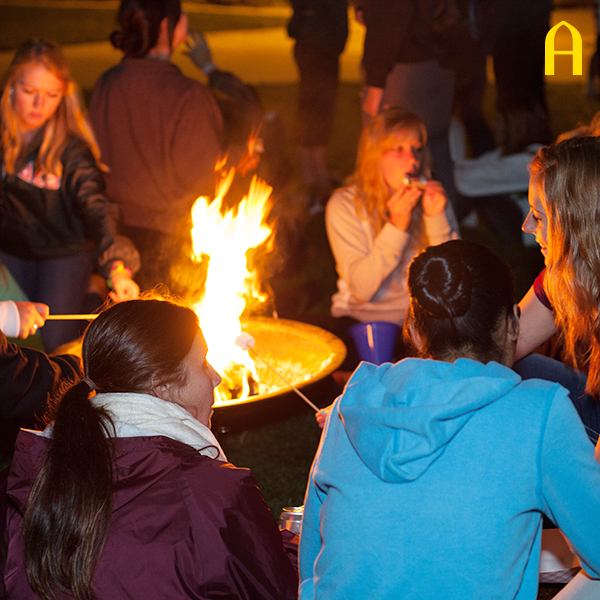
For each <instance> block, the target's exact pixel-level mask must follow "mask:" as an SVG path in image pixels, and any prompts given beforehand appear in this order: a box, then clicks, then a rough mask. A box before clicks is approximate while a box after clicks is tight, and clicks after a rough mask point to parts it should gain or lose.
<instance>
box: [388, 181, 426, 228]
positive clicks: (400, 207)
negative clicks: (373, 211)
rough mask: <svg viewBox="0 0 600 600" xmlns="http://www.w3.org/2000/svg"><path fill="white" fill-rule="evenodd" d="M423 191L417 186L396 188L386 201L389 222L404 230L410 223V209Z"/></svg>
mask: <svg viewBox="0 0 600 600" xmlns="http://www.w3.org/2000/svg"><path fill="white" fill-rule="evenodd" d="M422 193H423V192H422V191H421V190H420V189H419V188H417V187H402V188H400V189H399V190H396V191H395V192H394V193H393V194H392V197H391V198H390V199H389V200H388V201H387V207H388V211H389V213H390V223H391V224H392V225H395V226H396V227H397V228H398V229H401V230H402V231H406V230H407V229H408V226H409V225H410V219H411V217H412V211H413V209H414V208H415V206H416V205H417V202H418V201H419V198H420V197H421V194H422Z"/></svg>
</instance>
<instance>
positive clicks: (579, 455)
mask: <svg viewBox="0 0 600 600" xmlns="http://www.w3.org/2000/svg"><path fill="white" fill-rule="evenodd" d="M542 435H543V439H542V443H541V445H540V455H539V464H538V468H539V473H540V495H541V502H542V506H543V507H544V512H545V513H546V514H547V515H548V516H549V517H550V518H551V519H552V520H553V521H554V523H556V525H557V526H558V527H559V528H560V529H561V531H562V532H563V533H564V534H565V535H566V537H567V538H568V540H569V541H570V543H571V544H572V546H573V548H574V551H575V553H576V554H577V556H578V557H579V559H580V560H581V564H582V566H583V568H584V569H585V571H586V572H587V573H588V575H590V576H591V577H592V578H597V579H600V545H599V544H598V539H599V538H600V465H599V464H598V463H597V462H596V460H595V459H594V447H593V445H592V444H591V442H590V441H589V439H588V436H587V435H586V433H585V431H584V427H583V425H582V423H581V420H580V418H579V416H578V415H577V413H576V411H575V408H574V407H573V403H572V402H571V400H570V399H569V397H568V393H567V391H566V390H565V389H563V388H561V387H560V386H556V393H555V396H554V399H553V401H552V403H551V404H550V405H549V408H548V415H547V421H546V427H545V430H544V431H543V433H542ZM565 449H566V450H567V451H566V452H565Z"/></svg>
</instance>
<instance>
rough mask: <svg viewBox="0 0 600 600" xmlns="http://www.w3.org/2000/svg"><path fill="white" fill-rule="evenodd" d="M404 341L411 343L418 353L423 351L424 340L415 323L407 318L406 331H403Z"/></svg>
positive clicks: (405, 322)
mask: <svg viewBox="0 0 600 600" xmlns="http://www.w3.org/2000/svg"><path fill="white" fill-rule="evenodd" d="M403 337H404V339H405V340H406V341H407V342H409V343H411V344H412V345H413V346H414V347H415V349H416V350H417V351H419V350H421V346H422V340H421V336H420V335H419V333H418V332H417V330H416V329H415V324H414V321H413V320H412V319H411V318H409V317H408V316H407V318H406V320H405V321H404V331H403Z"/></svg>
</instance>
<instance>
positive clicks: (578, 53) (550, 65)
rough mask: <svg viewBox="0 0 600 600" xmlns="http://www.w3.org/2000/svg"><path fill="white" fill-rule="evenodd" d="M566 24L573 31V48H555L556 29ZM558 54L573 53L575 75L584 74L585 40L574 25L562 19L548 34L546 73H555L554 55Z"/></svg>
mask: <svg viewBox="0 0 600 600" xmlns="http://www.w3.org/2000/svg"><path fill="white" fill-rule="evenodd" d="M563 25H564V26H565V27H566V28H567V29H568V30H569V31H570V32H571V39H572V40H573V50H555V49H554V38H555V37H556V31H557V30H558V29H559V28H560V27H562V26H563ZM556 54H572V55H573V75H582V74H583V42H582V41H581V34H580V33H579V31H577V29H575V27H573V25H571V24H570V23H567V22H566V21H561V22H560V23H558V24H557V25H555V26H554V27H553V28H552V29H551V30H550V31H549V32H548V33H547V35H546V68H545V71H544V72H545V74H546V75H554V56H555V55H556Z"/></svg>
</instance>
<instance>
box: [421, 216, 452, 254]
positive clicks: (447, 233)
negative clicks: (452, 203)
mask: <svg viewBox="0 0 600 600" xmlns="http://www.w3.org/2000/svg"><path fill="white" fill-rule="evenodd" d="M423 221H424V223H425V235H426V236H427V241H428V242H429V245H430V246H438V245H439V244H443V243H444V242H447V241H449V240H456V239H458V235H457V233H456V232H455V231H453V230H452V227H450V223H448V218H447V217H446V211H443V212H441V213H440V214H439V215H435V216H434V217H428V216H427V215H423Z"/></svg>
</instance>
